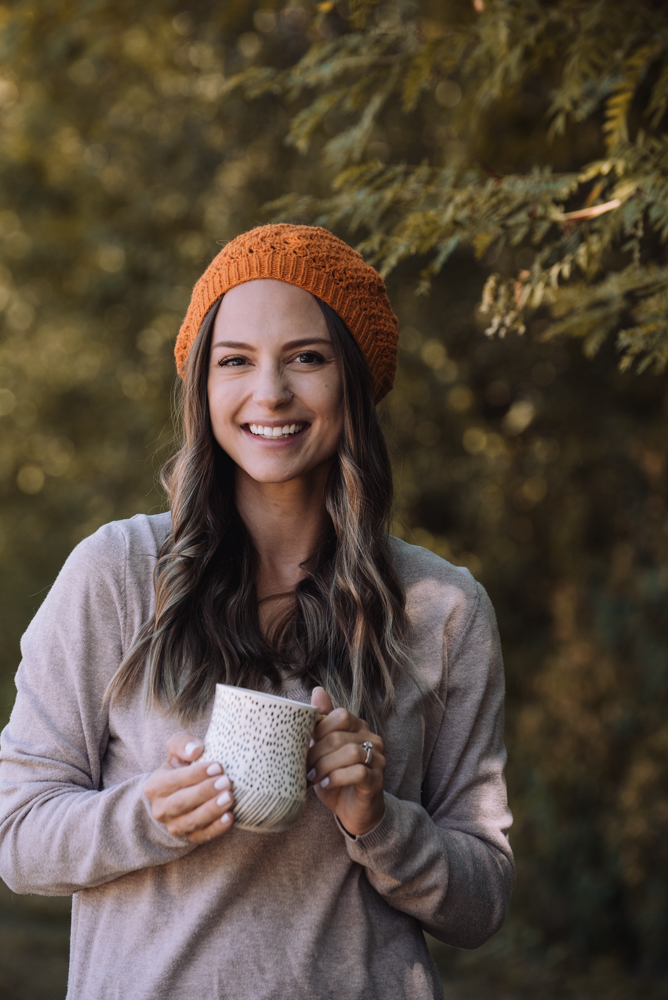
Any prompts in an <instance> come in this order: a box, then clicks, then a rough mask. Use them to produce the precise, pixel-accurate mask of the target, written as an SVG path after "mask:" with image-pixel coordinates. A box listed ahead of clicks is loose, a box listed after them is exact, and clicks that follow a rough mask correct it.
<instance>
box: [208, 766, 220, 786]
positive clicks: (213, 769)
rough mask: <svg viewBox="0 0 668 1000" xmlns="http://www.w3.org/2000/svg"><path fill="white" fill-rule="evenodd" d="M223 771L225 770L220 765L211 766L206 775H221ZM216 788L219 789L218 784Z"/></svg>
mask: <svg viewBox="0 0 668 1000" xmlns="http://www.w3.org/2000/svg"><path fill="white" fill-rule="evenodd" d="M222 770H223V769H222V767H221V766H220V764H209V766H208V767H207V769H206V773H207V774H220V772H221V771H222ZM215 787H216V788H218V785H217V784H216V786H215Z"/></svg>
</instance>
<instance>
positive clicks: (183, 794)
mask: <svg viewBox="0 0 668 1000" xmlns="http://www.w3.org/2000/svg"><path fill="white" fill-rule="evenodd" d="M225 795H227V796H228V798H227V799H225V798H224V797H225ZM231 795H232V783H231V781H230V779H229V778H228V777H227V775H222V776H221V777H220V778H216V779H213V778H210V779H209V780H208V781H202V782H200V784H198V785H194V786H192V787H190V788H181V789H179V790H178V791H177V792H174V794H173V795H168V796H166V797H165V798H159V799H157V800H156V801H155V802H154V804H153V815H154V816H155V817H156V819H159V820H160V821H161V822H162V823H167V822H169V821H171V820H172V819H178V818H179V817H181V816H186V815H188V814H189V813H192V812H193V811H194V810H196V809H198V808H200V807H201V806H202V805H204V804H206V805H210V804H211V803H212V802H215V801H216V800H220V801H219V803H218V804H219V805H220V806H221V807H223V806H224V807H225V808H229V806H230V802H231ZM220 811H221V812H222V811H223V810H222V809H221V810H220Z"/></svg>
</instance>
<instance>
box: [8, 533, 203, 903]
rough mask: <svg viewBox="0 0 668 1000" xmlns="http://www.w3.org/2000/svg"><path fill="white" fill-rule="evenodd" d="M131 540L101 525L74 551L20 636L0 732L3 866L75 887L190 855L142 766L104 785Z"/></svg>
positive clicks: (30, 878)
mask: <svg viewBox="0 0 668 1000" xmlns="http://www.w3.org/2000/svg"><path fill="white" fill-rule="evenodd" d="M125 562H126V542H125V536H124V533H123V531H122V529H121V528H120V527H119V526H118V525H117V524H110V525H106V526H105V527H104V528H102V529H100V531H98V532H96V534H95V535H93V536H91V537H90V538H88V539H86V540H85V541H84V542H82V543H81V544H80V545H78V546H77V548H76V549H75V550H74V552H73V553H72V555H71V556H70V557H69V559H68V560H67V562H66V563H65V565H64V567H63V569H62V570H61V572H60V574H59V576H58V578H57V580H56V582H55V583H54V585H53V587H52V588H51V590H50V592H49V594H48V596H47V597H46V599H45V600H44V603H43V604H42V606H41V607H40V609H39V611H38V612H37V614H36V616H35V618H34V619H33V621H32V622H31V624H30V626H29V628H28V630H27V632H26V633H25V635H24V637H23V640H22V642H21V649H22V654H23V659H22V662H21V665H20V667H19V670H18V673H17V675H16V686H17V698H16V703H15V706H14V709H13V711H12V715H11V718H10V721H9V724H8V725H7V727H6V728H5V730H4V731H3V733H2V736H1V737H0V876H2V878H3V879H4V880H5V882H6V883H7V884H8V885H9V887H10V888H11V889H12V890H13V891H14V892H18V893H39V894H41V895H55V896H57V895H69V894H70V893H72V892H77V891H78V890H80V889H83V888H87V887H91V886H96V885H100V884H102V883H104V882H108V881H110V880H112V879H115V878H118V877H119V876H121V875H124V874H126V873H128V872H131V871H135V870H137V869H140V868H146V867H149V866H151V865H160V864H164V863H166V862H168V861H172V860H174V859H175V858H178V857H181V856H182V855H184V854H187V853H188V852H189V851H190V850H192V849H193V845H192V844H191V843H190V842H189V841H188V840H185V839H182V838H180V837H173V836H171V834H169V833H168V831H167V829H166V828H165V827H164V825H163V824H161V823H158V822H157V821H156V820H154V819H153V816H152V814H151V812H150V807H149V803H148V801H147V799H146V798H145V796H144V793H143V788H144V783H145V781H146V779H147V777H148V775H147V774H137V775H136V776H134V777H132V778H130V779H128V780H126V781H123V782H121V783H120V784H116V785H114V786H112V787H108V788H102V787H101V761H102V758H103V756H104V752H105V749H106V745H107V741H108V738H109V732H108V716H107V712H106V710H105V705H104V698H103V696H104V692H105V689H106V687H107V684H108V682H109V681H110V679H111V678H112V677H113V675H114V673H115V672H116V669H117V668H118V666H119V664H120V662H121V660H122V658H123V655H124V653H125V652H126V651H127V650H126V648H124V631H125V615H126V600H125V597H126V595H125Z"/></svg>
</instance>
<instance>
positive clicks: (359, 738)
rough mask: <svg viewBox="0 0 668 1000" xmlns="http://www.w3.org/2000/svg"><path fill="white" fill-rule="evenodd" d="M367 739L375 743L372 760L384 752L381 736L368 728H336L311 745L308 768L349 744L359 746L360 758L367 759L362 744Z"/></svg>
mask: <svg viewBox="0 0 668 1000" xmlns="http://www.w3.org/2000/svg"><path fill="white" fill-rule="evenodd" d="M366 741H368V742H369V743H371V744H373V753H372V755H371V760H373V759H374V757H377V756H378V755H379V754H383V752H384V746H383V741H382V740H381V738H380V736H375V735H374V734H373V733H370V732H369V731H368V730H366V729H362V730H360V731H358V732H356V733H351V732H348V731H347V730H342V729H335V730H334V731H333V732H330V733H327V734H326V735H324V736H322V737H321V738H320V739H317V740H316V741H315V742H314V744H313V746H312V747H309V751H308V754H307V757H306V767H307V770H310V769H311V768H312V767H313V766H314V764H317V762H318V761H319V760H321V759H322V758H323V757H325V756H326V755H327V754H330V753H334V752H336V751H337V750H341V749H342V748H343V747H345V746H348V745H349V744H350V745H352V746H356V747H359V753H360V755H361V756H360V759H361V760H366V750H363V749H362V744H363V743H364V742H366Z"/></svg>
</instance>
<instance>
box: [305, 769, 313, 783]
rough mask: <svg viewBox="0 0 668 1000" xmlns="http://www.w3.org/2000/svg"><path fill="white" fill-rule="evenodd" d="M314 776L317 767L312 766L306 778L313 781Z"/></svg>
mask: <svg viewBox="0 0 668 1000" xmlns="http://www.w3.org/2000/svg"><path fill="white" fill-rule="evenodd" d="M314 778H315V768H314V767H312V768H311V770H310V771H309V772H308V774H307V775H306V780H307V781H313V779H314Z"/></svg>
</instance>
